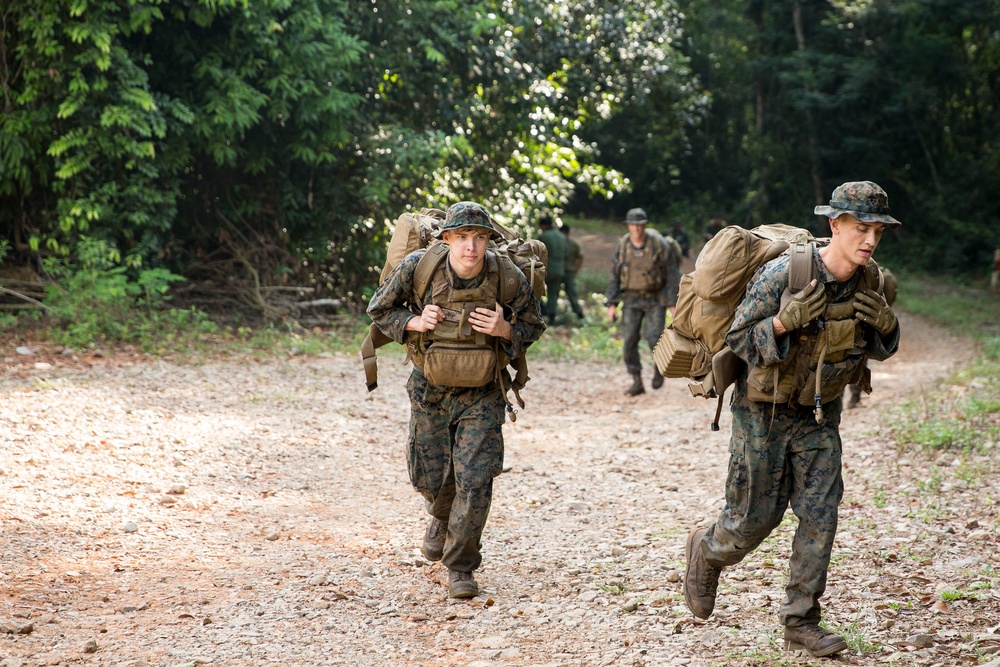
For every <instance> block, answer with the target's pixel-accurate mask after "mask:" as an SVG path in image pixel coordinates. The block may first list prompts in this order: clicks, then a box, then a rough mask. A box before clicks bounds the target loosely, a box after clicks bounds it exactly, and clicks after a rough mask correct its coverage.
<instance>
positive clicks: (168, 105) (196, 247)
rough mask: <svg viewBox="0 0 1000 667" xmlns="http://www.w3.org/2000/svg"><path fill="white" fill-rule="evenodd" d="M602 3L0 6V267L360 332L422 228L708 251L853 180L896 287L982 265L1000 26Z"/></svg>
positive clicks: (858, 2) (899, 9)
mask: <svg viewBox="0 0 1000 667" xmlns="http://www.w3.org/2000/svg"><path fill="white" fill-rule="evenodd" d="M611 4H612V3H606V2H603V1H601V0H562V1H559V2H550V1H545V0H481V1H474V2H468V1H464V0H463V1H459V0H393V1H392V2H389V1H386V0H364V1H360V0H126V1H124V2H123V1H120V0H8V2H6V3H4V4H3V5H2V9H0V248H2V249H3V251H4V252H5V253H6V262H7V264H21V265H23V266H30V267H32V268H33V269H34V270H35V271H37V272H38V273H40V274H41V275H43V276H44V278H46V279H47V280H49V281H52V282H55V283H57V284H59V285H61V286H62V287H63V288H64V289H63V291H62V292H59V291H58V290H56V293H58V294H60V295H61V297H60V298H61V299H62V301H60V302H59V303H60V308H62V309H63V311H62V312H71V311H66V310H65V309H66V308H67V307H68V305H67V299H70V300H72V296H73V295H74V294H78V292H77V290H84V291H85V290H86V289H88V288H87V287H86V285H91V286H92V287H91V288H89V289H97V290H100V289H104V288H102V287H100V286H101V285H104V286H105V287H106V286H108V285H115V286H117V287H116V289H118V288H119V287H120V288H121V290H123V292H122V293H123V294H124V295H126V296H127V297H130V298H132V299H133V300H134V301H136V302H137V301H138V300H141V298H142V296H143V295H146V296H147V297H148V296H149V294H150V292H149V290H148V288H147V287H143V285H147V286H148V285H149V284H153V283H155V284H156V285H157V289H156V290H154V292H155V293H156V294H158V295H159V296H158V297H157V299H158V300H159V301H161V302H162V301H165V300H166V299H168V298H170V296H169V295H173V296H175V297H178V298H179V300H180V301H182V302H183V303H184V304H186V305H187V306H188V307H196V308H197V307H200V308H209V309H210V308H212V307H214V306H218V305H219V304H220V303H232V302H234V301H235V302H236V303H237V304H238V305H239V306H240V307H242V308H248V309H250V310H253V311H255V312H257V313H259V314H263V315H264V316H265V317H267V318H269V319H272V320H273V319H279V318H281V317H283V316H285V315H287V314H288V313H289V312H291V307H290V302H291V301H294V300H295V299H297V298H300V297H301V296H302V294H304V292H303V291H302V289H301V288H307V289H309V290H312V296H311V297H310V298H314V297H315V298H318V297H323V296H326V297H337V298H341V299H343V300H344V301H345V302H346V303H347V304H348V306H349V307H354V308H361V307H363V303H364V298H365V292H364V290H365V289H366V288H370V285H371V284H372V283H373V282H374V278H373V274H372V268H373V267H378V266H380V264H381V261H382V249H383V248H384V244H385V240H386V235H387V232H388V227H387V224H388V223H389V222H390V221H391V220H392V219H394V218H395V217H396V216H397V215H399V214H400V213H401V212H403V211H404V210H407V209H411V208H419V207H421V206H428V205H430V206H438V207H445V206H447V205H448V204H450V203H452V202H454V201H457V200H460V199H473V200H478V201H481V202H483V203H485V204H486V205H487V206H488V207H490V208H491V210H493V211H494V212H495V213H496V215H497V217H498V218H499V219H501V220H502V221H504V222H508V223H511V224H514V225H515V226H520V227H521V228H522V229H524V230H526V231H528V232H529V233H530V230H531V229H532V228H533V226H534V223H535V221H536V220H537V218H538V216H539V215H541V214H542V213H543V212H554V213H556V214H557V215H559V214H561V213H563V212H583V213H598V214H600V215H605V216H609V217H620V216H622V215H623V214H624V211H625V209H627V208H628V207H630V206H633V205H641V206H643V207H645V208H646V209H647V211H648V212H649V213H650V215H651V217H652V218H653V219H654V221H663V222H664V224H665V223H666V222H667V221H668V220H673V219H675V218H679V219H681V220H682V221H683V222H684V224H685V225H687V226H688V227H689V231H690V232H692V233H697V232H699V231H700V229H701V226H702V225H703V223H704V221H705V220H706V219H707V218H708V217H709V215H710V214H711V213H713V212H715V211H722V212H724V213H725V214H726V216H727V218H728V219H729V220H730V221H731V222H735V223H738V224H743V225H747V226H751V225H754V224H758V223H763V222H775V221H783V222H789V223H795V224H804V225H810V224H812V225H816V224H817V223H816V221H815V219H813V218H812V216H811V214H810V212H811V209H812V207H813V206H814V205H815V204H817V203H824V202H825V200H826V199H827V198H828V197H829V193H830V191H831V190H832V189H833V187H835V186H836V185H837V184H839V183H840V182H842V181H845V180H859V179H870V180H874V181H877V182H879V183H880V184H881V185H883V187H885V188H886V190H887V191H888V192H889V196H890V204H891V206H892V210H893V213H894V214H895V215H896V216H897V217H898V218H900V219H901V220H903V221H904V226H903V228H902V229H901V230H900V231H899V232H898V233H896V234H894V235H893V236H892V238H891V239H890V240H889V242H888V243H887V244H886V245H887V246H889V247H888V248H887V249H886V252H887V253H888V257H889V258H890V259H891V262H890V263H892V262H896V263H900V264H902V263H904V262H905V263H906V264H907V265H912V266H919V267H920V268H923V269H926V270H930V271H942V272H957V273H961V272H969V271H977V270H981V269H985V268H986V267H987V266H988V263H989V256H990V251H991V248H992V247H995V246H997V245H1000V225H998V224H997V216H998V214H1000V189H998V188H996V187H993V183H995V182H996V181H997V177H998V175H1000V163H998V155H997V148H996V142H997V141H998V140H997V137H998V136H1000V131H998V130H1000V128H998V127H996V126H997V124H1000V114H997V113H996V107H997V96H998V94H1000V91H998V87H997V83H998V82H997V76H998V73H1000V67H998V65H1000V63H998V59H1000V0H959V1H951V0H949V1H947V2H946V1H945V0H836V1H819V0H755V1H754V2H749V3H747V2H737V1H736V0H720V1H717V0H713V1H712V2H708V1H707V0H674V1H673V2H668V1H664V0H623V1H622V2H619V3H614V5H615V6H611ZM95 248H101V249H102V252H103V254H102V255H101V257H103V258H104V259H102V260H101V262H98V263H95V262H94V260H93V257H94V249H95ZM882 253H883V251H881V250H880V254H882ZM109 259H110V264H108V263H107V260H109ZM980 267H981V268H980ZM95 270H96V271H99V272H100V271H103V272H106V273H108V274H109V275H110V276H113V278H112V279H111V280H110V282H107V281H103V282H102V281H96V282H94V281H92V282H88V281H87V280H78V281H77V282H72V277H73V275H74V274H76V273H80V272H87V274H88V275H90V274H92V273H93V272H94V271H95ZM150 272H152V273H150ZM181 277H183V278H185V279H186V280H183V281H181V280H179V278H181ZM123 281H124V283H123ZM123 285H124V286H123ZM161 286H162V287H163V290H162V291H161V290H160V287H161ZM167 286H170V289H169V295H168V292H167V290H166V287H167ZM67 287H72V289H66V288H67ZM109 289H110V288H109ZM116 294H117V292H116ZM88 298H89V297H88ZM80 299H81V303H87V301H86V299H85V298H84V295H80ZM97 302H98V303H99V302H100V299H98V300H97ZM70 305H71V304H70ZM77 306H81V304H77ZM81 307H82V306H81ZM102 335H108V334H102Z"/></svg>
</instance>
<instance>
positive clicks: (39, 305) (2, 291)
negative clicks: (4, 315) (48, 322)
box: [0, 287, 52, 313]
mask: <svg viewBox="0 0 1000 667" xmlns="http://www.w3.org/2000/svg"><path fill="white" fill-rule="evenodd" d="M0 294H9V295H10V296H13V297H17V298H18V299H22V300H24V301H27V302H28V303H32V304H34V305H35V307H36V308H44V309H45V310H46V311H48V312H50V313H51V312H52V309H51V308H49V307H48V306H46V305H45V304H44V303H42V302H41V301H39V300H38V299H32V298H31V297H30V296H28V295H27V294H21V293H20V292H15V291H14V290H12V289H7V288H6V287H0ZM8 305H9V304H8ZM5 310H11V309H5Z"/></svg>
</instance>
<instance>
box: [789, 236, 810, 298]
mask: <svg viewBox="0 0 1000 667" xmlns="http://www.w3.org/2000/svg"><path fill="white" fill-rule="evenodd" d="M815 247H816V244H815V243H793V244H792V245H791V246H790V247H789V248H788V254H789V258H790V260H789V263H788V290H789V292H791V293H792V294H795V293H796V292H799V291H801V290H803V289H805V287H806V285H808V284H809V283H810V282H812V280H813V278H815V277H816V265H815V263H814V262H813V253H814V248H815Z"/></svg>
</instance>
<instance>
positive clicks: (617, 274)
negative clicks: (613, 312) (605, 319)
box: [604, 232, 681, 308]
mask: <svg viewBox="0 0 1000 667" xmlns="http://www.w3.org/2000/svg"><path fill="white" fill-rule="evenodd" d="M661 239H662V237H660V236H659V235H656V236H654V235H652V234H649V233H648V232H647V234H646V239H645V240H644V241H643V243H642V246H643V248H649V247H650V244H652V243H663V252H662V253H661V260H660V262H661V266H660V268H661V269H662V271H663V286H662V287H661V288H660V290H659V292H658V293H657V294H656V295H655V301H656V305H658V306H660V307H663V308H670V307H673V306H674V305H676V304H677V291H678V289H679V288H680V284H681V274H680V267H679V266H678V264H677V257H676V256H675V255H674V253H673V251H671V249H670V248H669V247H668V246H667V245H666V243H665V242H663V241H662V240H661ZM624 243H631V241H630V240H629V238H628V236H625V237H623V238H622V239H621V240H619V241H618V245H617V246H615V252H614V255H612V265H611V275H610V277H609V278H608V288H607V290H606V291H605V293H604V305H605V306H617V305H618V303H619V302H620V301H622V300H623V297H624V301H625V303H626V305H628V303H629V302H630V301H633V300H636V301H638V300H642V301H652V299H650V298H649V297H646V298H645V299H643V297H642V296H640V295H638V294H631V293H629V292H624V294H623V292H622V285H621V278H622V267H623V266H624V262H623V261H622V259H621V258H622V257H624V256H625V254H626V253H624V252H623V248H622V244H624Z"/></svg>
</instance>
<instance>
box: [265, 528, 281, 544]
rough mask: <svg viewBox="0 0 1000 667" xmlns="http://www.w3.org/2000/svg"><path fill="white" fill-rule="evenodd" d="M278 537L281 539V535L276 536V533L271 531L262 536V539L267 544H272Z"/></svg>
mask: <svg viewBox="0 0 1000 667" xmlns="http://www.w3.org/2000/svg"><path fill="white" fill-rule="evenodd" d="M279 537H281V535H280V534H278V531H276V530H272V531H271V532H270V533H268V534H267V535H265V536H264V539H265V540H267V541H268V542H274V541H275V540H277V539H278V538H279Z"/></svg>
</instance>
